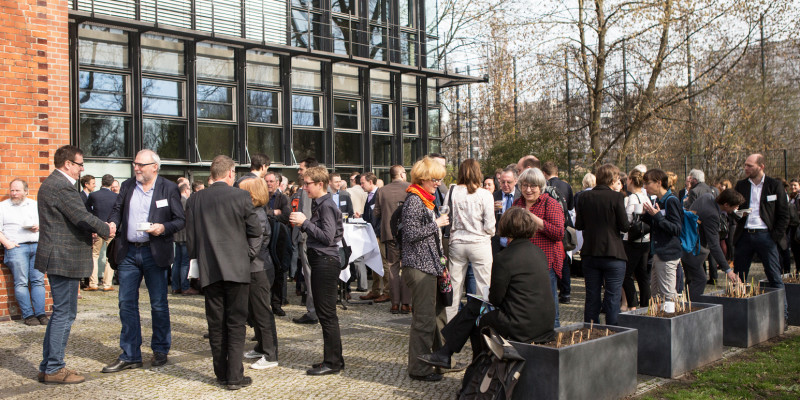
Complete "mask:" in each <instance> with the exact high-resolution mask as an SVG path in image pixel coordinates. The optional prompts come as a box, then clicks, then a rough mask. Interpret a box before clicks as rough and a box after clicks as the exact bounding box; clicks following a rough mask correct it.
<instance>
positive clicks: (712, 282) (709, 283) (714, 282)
mask: <svg viewBox="0 0 800 400" xmlns="http://www.w3.org/2000/svg"><path fill="white" fill-rule="evenodd" d="M716 284H717V281H716V279H709V280H707V281H706V285H716Z"/></svg>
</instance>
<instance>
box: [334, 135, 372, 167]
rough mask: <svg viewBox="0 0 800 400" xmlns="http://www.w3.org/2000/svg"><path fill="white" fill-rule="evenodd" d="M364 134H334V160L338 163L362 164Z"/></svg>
mask: <svg viewBox="0 0 800 400" xmlns="http://www.w3.org/2000/svg"><path fill="white" fill-rule="evenodd" d="M363 136H364V135H362V134H361V133H354V132H336V133H335V134H334V141H335V143H334V149H335V152H334V155H333V156H334V160H336V164H347V165H359V164H361V153H362V151H361V138H362V137H363Z"/></svg>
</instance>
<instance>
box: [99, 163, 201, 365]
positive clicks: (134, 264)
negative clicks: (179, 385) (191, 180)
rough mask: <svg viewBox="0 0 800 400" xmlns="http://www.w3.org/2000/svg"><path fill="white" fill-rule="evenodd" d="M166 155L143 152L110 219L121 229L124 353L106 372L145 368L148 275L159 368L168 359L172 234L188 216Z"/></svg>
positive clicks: (121, 341) (152, 341) (119, 274)
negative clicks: (142, 293)
mask: <svg viewBox="0 0 800 400" xmlns="http://www.w3.org/2000/svg"><path fill="white" fill-rule="evenodd" d="M160 166H161V158H159V157H158V154H156V153H155V152H154V151H152V150H148V149H145V150H141V151H139V153H137V154H136V158H135V159H134V161H133V172H134V177H133V178H130V179H128V180H126V181H125V182H122V186H121V187H120V192H119V195H118V197H117V202H116V203H114V209H113V210H112V211H111V215H110V216H109V217H108V222H110V223H111V224H113V225H114V226H115V227H119V231H120V235H119V237H118V238H117V240H115V241H114V243H115V251H116V262H117V266H118V267H117V278H118V279H119V319H120V323H121V324H122V331H121V332H120V335H119V346H120V348H122V354H121V355H120V356H119V358H118V359H117V360H116V361H114V362H112V363H111V364H109V365H107V366H105V367H104V368H103V372H106V373H109V372H119V371H122V370H124V369H129V368H140V367H141V366H142V351H141V345H142V328H141V322H140V317H139V286H140V285H141V283H142V278H144V281H145V284H146V285H147V290H148V292H149V294H150V315H151V317H152V328H153V336H152V338H151V339H150V348H152V349H153V358H152V365H153V366H154V367H157V366H161V365H164V364H166V363H167V354H168V353H169V349H170V346H171V345H172V332H171V328H170V322H169V305H168V303H167V282H168V281H167V273H168V271H169V267H170V265H172V261H173V259H174V255H175V253H174V246H173V237H172V235H173V234H174V233H175V232H178V231H179V230H181V229H183V227H184V224H185V218H184V214H183V206H182V205H181V194H180V192H179V191H178V185H176V184H175V182H172V181H169V180H167V179H165V178H164V177H161V176H159V175H158V169H159V167H160Z"/></svg>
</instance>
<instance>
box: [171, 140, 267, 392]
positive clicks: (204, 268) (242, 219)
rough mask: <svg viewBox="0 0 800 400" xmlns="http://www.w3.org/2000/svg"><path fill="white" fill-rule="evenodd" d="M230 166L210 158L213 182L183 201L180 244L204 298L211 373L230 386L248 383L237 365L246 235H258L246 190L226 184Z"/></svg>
mask: <svg viewBox="0 0 800 400" xmlns="http://www.w3.org/2000/svg"><path fill="white" fill-rule="evenodd" d="M234 167H235V163H234V162H233V160H231V158H230V157H228V156H222V155H220V156H216V157H215V158H214V161H213V162H212V163H211V179H212V180H213V181H214V183H213V184H211V186H209V187H208V189H205V190H202V191H200V192H197V193H195V194H193V195H192V196H191V197H189V200H188V201H187V202H186V243H187V246H188V249H189V258H190V259H197V263H198V265H199V270H200V285H201V286H202V287H203V293H204V294H205V296H206V302H205V305H206V318H207V320H208V339H209V344H210V345H211V355H212V357H213V359H214V374H215V375H216V377H217V382H219V383H220V384H222V385H227V387H228V389H231V390H236V389H240V388H241V387H243V386H248V385H250V383H251V382H252V379H250V377H246V376H244V369H243V367H242V358H243V351H244V339H245V332H246V331H245V329H246V328H245V323H246V321H247V299H248V295H249V291H250V259H249V257H248V251H249V248H248V241H247V238H253V237H259V236H260V235H261V234H262V233H263V230H262V227H261V223H260V222H259V221H258V216H257V215H256V213H255V209H254V208H253V202H252V201H251V200H250V194H249V193H247V192H246V191H244V190H241V189H236V188H233V187H231V185H232V184H233V182H234V179H235V177H236V171H235V169H234Z"/></svg>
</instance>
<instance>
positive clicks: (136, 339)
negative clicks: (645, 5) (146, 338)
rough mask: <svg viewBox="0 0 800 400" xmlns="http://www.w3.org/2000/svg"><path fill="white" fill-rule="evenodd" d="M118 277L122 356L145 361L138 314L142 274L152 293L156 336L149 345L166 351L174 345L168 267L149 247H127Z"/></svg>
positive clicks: (127, 360) (157, 350) (120, 357)
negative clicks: (159, 263) (160, 262)
mask: <svg viewBox="0 0 800 400" xmlns="http://www.w3.org/2000/svg"><path fill="white" fill-rule="evenodd" d="M117 277H118V278H119V319H120V322H121V323H122V332H120V335H119V347H120V348H122V355H120V356H119V359H120V360H122V361H126V362H141V361H142V350H141V348H140V347H141V346H142V325H141V321H140V317H139V286H140V285H141V284H142V278H143V277H144V282H145V284H146V285H147V291H148V292H149V293H150V316H151V318H152V321H153V323H152V327H153V336H152V338H151V340H150V348H152V349H153V352H158V353H163V354H167V353H169V348H170V346H171V345H172V333H171V329H170V324H169V305H168V304H167V269H166V268H161V267H159V266H158V265H157V264H156V262H155V260H153V255H152V253H151V252H150V247H135V246H133V244H131V245H130V246H129V247H128V255H127V256H126V257H125V260H123V261H122V263H121V264H120V265H119V267H118V268H117Z"/></svg>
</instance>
